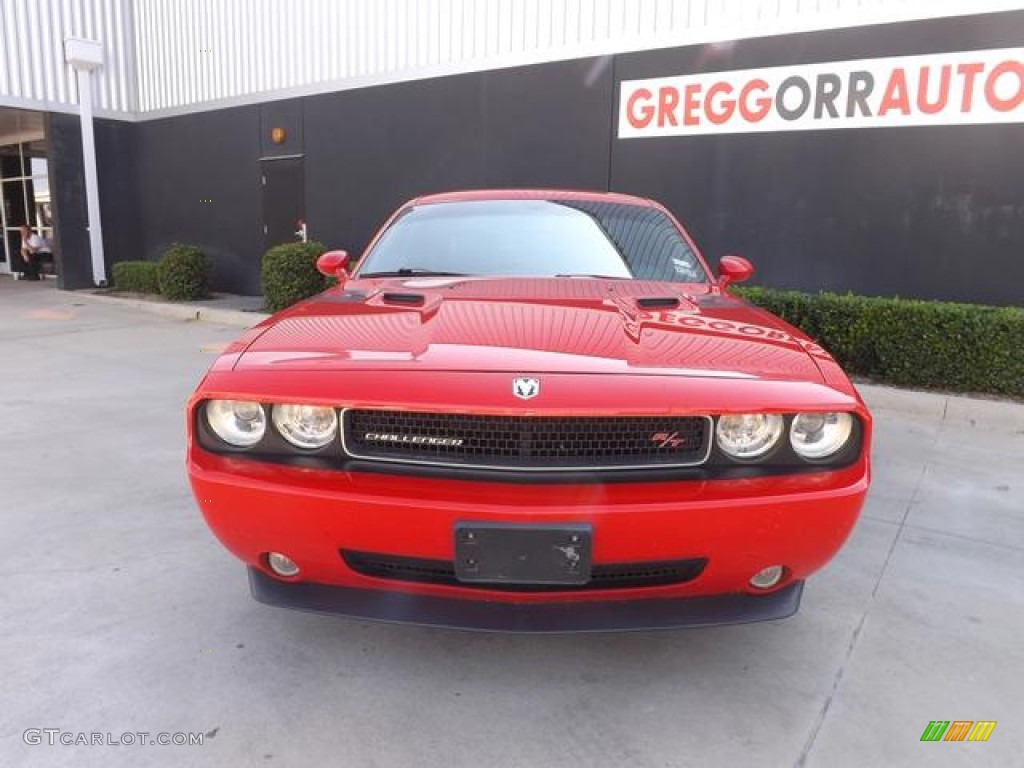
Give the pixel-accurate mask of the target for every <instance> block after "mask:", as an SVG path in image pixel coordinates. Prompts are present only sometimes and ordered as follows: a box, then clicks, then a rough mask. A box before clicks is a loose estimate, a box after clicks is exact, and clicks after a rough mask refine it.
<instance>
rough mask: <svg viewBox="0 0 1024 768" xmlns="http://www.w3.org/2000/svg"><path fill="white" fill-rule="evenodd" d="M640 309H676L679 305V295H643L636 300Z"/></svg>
mask: <svg viewBox="0 0 1024 768" xmlns="http://www.w3.org/2000/svg"><path fill="white" fill-rule="evenodd" d="M636 305H637V306H638V307H640V309H675V308H676V307H678V306H679V297H678V296H641V297H640V298H638V299H637V300H636Z"/></svg>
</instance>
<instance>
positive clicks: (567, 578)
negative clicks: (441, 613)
mask: <svg viewBox="0 0 1024 768" xmlns="http://www.w3.org/2000/svg"><path fill="white" fill-rule="evenodd" d="M592 541H593V530H592V528H591V526H589V525H586V524H562V525H509V524H506V523H473V522H465V523H456V525H455V577H456V578H457V579H458V580H459V581H463V582H471V583H490V584H554V585H557V584H565V585H577V586H578V585H580V584H586V583H587V582H588V581H589V580H590V568H591V550H592Z"/></svg>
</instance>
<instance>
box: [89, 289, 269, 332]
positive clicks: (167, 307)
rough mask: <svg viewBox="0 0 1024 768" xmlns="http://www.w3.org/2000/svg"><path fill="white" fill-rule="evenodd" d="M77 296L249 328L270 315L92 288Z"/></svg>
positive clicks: (144, 310)
mask: <svg viewBox="0 0 1024 768" xmlns="http://www.w3.org/2000/svg"><path fill="white" fill-rule="evenodd" d="M74 293H75V296H76V297H82V298H86V299H89V300H90V301H97V302H100V303H102V304H110V305H111V306H115V307H125V308H128V309H138V310H142V311H143V312H149V313H150V314H153V315H160V316H162V317H173V318H177V319H180V320H203V321H205V322H208V323H220V324H221V325H233V326H238V327H240V328H249V327H251V326H253V325H256V324H257V323H259V322H262V321H263V320H266V319H267V318H268V317H270V315H269V314H266V313H264V312H243V311H242V310H240V309H226V308H224V307H207V306H204V305H202V304H174V303H172V302H162V301H147V300H146V299H134V298H121V297H118V296H100V295H98V294H95V293H93V292H92V291H90V290H84V291H75V292H74Z"/></svg>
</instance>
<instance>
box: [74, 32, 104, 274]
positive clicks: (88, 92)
mask: <svg viewBox="0 0 1024 768" xmlns="http://www.w3.org/2000/svg"><path fill="white" fill-rule="evenodd" d="M64 59H65V60H66V61H67V63H68V64H70V65H71V66H72V67H74V68H75V72H76V73H77V74H78V104H79V107H80V118H81V122H82V164H83V165H84V166H85V203H86V209H87V210H88V214H89V251H90V252H91V254H92V279H93V282H94V283H95V284H96V285H100V286H102V285H106V282H107V272H106V267H105V265H104V262H103V227H102V224H101V222H100V195H99V182H98V181H97V177H96V141H95V138H94V137H93V130H92V129H93V126H92V78H91V75H92V71H93V70H94V69H98V68H99V67H101V66H102V65H103V44H102V43H100V42H98V41H96V40H84V39H82V38H78V37H68V38H65V39H64Z"/></svg>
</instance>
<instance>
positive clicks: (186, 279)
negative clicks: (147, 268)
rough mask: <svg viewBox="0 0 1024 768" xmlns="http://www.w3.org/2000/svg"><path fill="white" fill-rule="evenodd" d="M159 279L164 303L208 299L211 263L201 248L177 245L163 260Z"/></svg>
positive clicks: (158, 267)
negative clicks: (167, 300)
mask: <svg viewBox="0 0 1024 768" xmlns="http://www.w3.org/2000/svg"><path fill="white" fill-rule="evenodd" d="M157 279H158V281H159V283H160V293H161V294H162V295H163V297H164V298H165V299H170V300H171V301H194V300H196V299H205V298H206V296H207V294H208V293H209V283H210V262H209V260H208V259H207V258H206V254H205V253H203V251H202V250H201V249H200V248H197V247H196V246H194V245H183V244H182V243H174V244H173V245H172V246H171V247H170V248H168V249H167V250H166V251H164V255H163V256H162V257H161V258H160V262H159V264H158V265H157Z"/></svg>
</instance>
